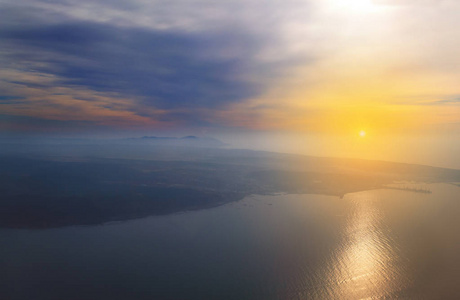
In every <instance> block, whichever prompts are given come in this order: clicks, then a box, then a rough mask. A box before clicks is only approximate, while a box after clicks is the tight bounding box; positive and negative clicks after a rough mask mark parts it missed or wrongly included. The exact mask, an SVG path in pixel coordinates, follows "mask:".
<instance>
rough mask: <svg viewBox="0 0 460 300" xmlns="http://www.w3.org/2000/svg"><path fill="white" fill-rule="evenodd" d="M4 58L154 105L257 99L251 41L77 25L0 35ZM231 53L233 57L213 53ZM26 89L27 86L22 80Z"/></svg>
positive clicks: (62, 80) (71, 82)
mask: <svg viewBox="0 0 460 300" xmlns="http://www.w3.org/2000/svg"><path fill="white" fill-rule="evenodd" d="M0 39H2V41H3V42H2V43H3V44H4V45H5V44H6V45H8V46H9V47H10V48H11V49H12V48H14V49H15V51H14V52H11V53H9V59H10V61H11V60H14V62H15V63H17V64H24V65H28V66H33V69H34V70H35V71H39V72H42V73H48V74H52V75H55V76H56V78H57V80H58V82H54V84H58V85H62V86H84V87H86V88H89V89H91V90H95V91H100V92H112V93H117V94H119V95H122V96H124V97H134V98H136V99H140V100H141V101H143V103H144V104H145V103H147V104H152V105H153V106H155V107H159V108H165V109H171V108H177V107H186V108H190V107H218V106H221V105H223V104H226V103H229V102H235V101H241V100H244V99H247V98H250V97H253V96H255V95H257V93H259V92H260V91H261V88H262V87H261V86H259V85H256V84H254V83H253V82H251V81H248V80H247V78H248V77H249V76H252V75H255V74H254V73H253V72H255V71H254V70H257V68H256V67H255V66H254V64H255V62H254V60H253V57H254V54H255V53H256V52H257V41H255V40H252V39H251V37H249V36H247V35H244V34H229V33H220V34H217V33H215V34H201V35H200V34H187V33H181V32H171V31H154V30H146V29H139V28H120V27H117V26H113V25H107V24H99V23H88V22H86V23H85V22H77V23H58V24H53V25H40V24H37V25H36V26H27V27H25V28H24V27H22V26H21V27H16V28H15V27H11V26H9V27H8V28H4V29H3V30H0ZM232 48H238V49H239V52H238V53H237V54H235V55H228V54H227V55H221V52H223V51H226V50H227V49H232ZM24 84H27V82H24Z"/></svg>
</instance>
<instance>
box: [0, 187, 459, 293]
mask: <svg viewBox="0 0 460 300" xmlns="http://www.w3.org/2000/svg"><path fill="white" fill-rule="evenodd" d="M427 190H428V191H429V193H427V192H426V191H427ZM423 191H425V192H420V191H413V190H412V191H411V190H403V189H402V190H398V189H376V190H369V191H361V192H356V193H349V194H345V195H344V196H343V197H336V196H326V195H315V194H275V195H250V196H248V197H246V198H244V199H243V200H240V201H237V202H232V203H228V204H226V205H222V206H219V207H215V208H210V209H204V210H196V211H187V212H181V213H176V214H172V215H165V216H152V217H147V218H142V219H137V220H131V221H124V222H116V223H108V224H103V225H98V226H71V227H63V228H55V229H0V245H1V247H0V276H1V277H0V299H21V300H22V299H35V300H40V299H46V300H50V299H78V300H80V299H85V300H86V299H100V300H104V299H111V300H113V299H160V300H168V299H197V300H198V299H200V300H202V299H238V300H240V299H286V300H287V299H460V187H459V186H458V185H455V184H447V183H436V184H427V185H425V187H424V190H423Z"/></svg>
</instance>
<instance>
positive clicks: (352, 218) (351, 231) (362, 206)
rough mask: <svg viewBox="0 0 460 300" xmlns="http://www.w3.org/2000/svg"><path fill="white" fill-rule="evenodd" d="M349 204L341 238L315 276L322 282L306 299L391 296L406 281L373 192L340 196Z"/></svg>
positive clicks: (395, 247) (395, 246)
mask: <svg viewBox="0 0 460 300" xmlns="http://www.w3.org/2000/svg"><path fill="white" fill-rule="evenodd" d="M344 201H348V202H349V203H350V204H351V205H350V208H349V213H348V217H347V220H346V225H345V226H346V227H345V229H344V233H343V237H342V241H341V243H340V244H339V246H338V247H337V248H336V250H335V251H333V252H332V253H331V254H330V256H329V257H328V259H327V262H326V263H325V267H324V268H322V269H321V270H320V271H319V272H320V274H318V275H317V276H318V277H320V278H323V280H324V283H323V284H321V285H320V287H319V288H318V289H314V292H313V293H307V294H306V295H305V296H306V297H307V298H329V299H371V298H372V299H374V298H384V297H391V296H392V295H395V293H397V292H398V291H400V290H401V289H402V288H403V287H404V285H406V283H407V282H408V279H407V278H403V275H402V272H401V268H400V267H397V266H396V264H397V260H398V257H399V255H398V247H397V244H396V242H395V241H394V240H393V239H392V238H391V234H389V230H390V229H389V228H387V227H386V226H385V225H384V223H383V222H382V219H383V218H384V216H383V214H382V212H381V211H380V210H379V208H378V206H376V205H375V204H376V201H378V199H376V196H375V194H374V193H369V192H367V193H356V194H353V195H348V196H346V197H345V198H344Z"/></svg>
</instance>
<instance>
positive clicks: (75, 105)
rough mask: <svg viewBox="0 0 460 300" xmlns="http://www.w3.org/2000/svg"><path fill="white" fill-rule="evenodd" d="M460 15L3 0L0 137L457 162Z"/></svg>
mask: <svg viewBox="0 0 460 300" xmlns="http://www.w3.org/2000/svg"><path fill="white" fill-rule="evenodd" d="M459 14H460V2H459V1H456V0H451V1H443V0H436V1H435V0H433V1H431V0H398V1H396V0H374V1H373V0H353V1H352V0H305V1H298V0H296V1H293V0H283V1H259V0H226V1H190V0H168V1H155V0H149V1H145V0H123V1H120V0H111V1H108V0H91V1H89V0H81V1H70V0H68V1H65V0H20V1H17V0H2V2H1V3H0V137H1V136H3V137H5V136H8V137H11V136H13V137H14V136H24V135H27V136H59V137H74V136H78V137H107V138H108V137H127V136H142V135H146V134H147V135H160V136H161V135H162V136H165V135H169V136H171V135H173V136H174V135H189V134H193V135H200V136H213V137H218V138H221V139H223V140H225V141H227V142H230V143H231V144H233V145H235V146H237V147H246V148H254V149H265V150H273V151H282V152H292V153H303V154H311V155H320V156H345V157H359V158H367V159H383V160H396V161H403V162H417V163H423V164H432V165H438V166H445V167H454V168H460V159H459V158H458V157H457V156H458V155H457V153H460V84H459V82H460V55H458V51H459V49H460V18H458V15H459ZM360 132H365V134H364V135H363V134H361V135H360Z"/></svg>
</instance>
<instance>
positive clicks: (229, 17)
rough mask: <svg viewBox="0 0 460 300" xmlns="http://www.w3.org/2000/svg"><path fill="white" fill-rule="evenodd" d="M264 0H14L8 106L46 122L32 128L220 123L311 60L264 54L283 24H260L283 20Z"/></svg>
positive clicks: (0, 92)
mask: <svg viewBox="0 0 460 300" xmlns="http://www.w3.org/2000/svg"><path fill="white" fill-rule="evenodd" d="M256 4H257V5H256ZM259 5H261V4H259V3H252V4H250V6H253V7H252V8H251V10H250V11H247V9H248V8H249V7H246V4H244V3H243V2H241V3H238V2H234V3H232V2H229V3H227V4H209V3H202V4H200V3H194V4H190V3H187V2H185V1H172V2H171V3H170V2H161V1H152V2H149V3H144V2H142V1H126V2H125V1H123V2H118V3H117V2H114V1H79V2H78V3H76V2H71V1H69V2H67V1H20V2H17V1H16V2H15V1H6V2H4V3H3V4H1V6H2V9H1V10H0V44H1V47H2V52H1V58H0V66H1V69H2V70H3V71H2V74H1V75H0V76H1V77H0V80H1V87H0V102H1V104H0V105H2V107H3V108H4V109H3V110H2V111H3V112H4V114H5V115H9V116H10V117H9V118H8V120H9V122H11V126H10V129H11V130H15V129H16V128H17V129H21V130H24V129H25V126H23V125H25V124H21V123H22V120H25V119H27V120H29V121H30V122H27V124H29V125H30V124H31V122H32V123H33V121H31V120H37V124H36V125H37V126H32V127H31V130H33V129H37V128H40V127H41V126H42V124H45V123H46V124H51V123H52V122H44V121H40V120H59V121H60V122H61V123H62V122H66V121H69V122H73V123H75V121H87V122H93V123H94V125H95V126H96V127H97V126H99V125H100V126H105V125H110V124H111V125H113V126H114V129H116V128H117V127H126V126H128V127H129V126H133V127H136V126H141V127H142V126H147V127H148V126H152V128H162V127H164V126H166V127H171V126H173V127H174V126H179V127H181V126H182V127H183V126H203V125H206V126H207V125H209V124H211V123H215V122H212V121H210V120H208V119H214V117H215V116H214V114H213V113H214V111H215V110H221V109H224V108H225V107H226V106H228V105H230V104H232V103H238V102H244V101H246V100H248V99H252V98H255V97H257V96H259V95H261V94H262V93H263V92H264V91H265V90H266V89H267V87H268V86H270V85H271V84H273V83H274V82H276V81H277V80H278V79H279V77H280V76H282V75H284V74H285V72H287V70H288V69H289V68H292V67H293V66H295V65H296V64H298V63H304V62H305V61H306V59H307V56H308V55H306V54H302V55H297V56H292V55H291V56H281V55H279V56H278V55H270V56H267V55H265V57H264V55H263V53H264V52H267V49H271V47H276V43H277V42H279V41H278V40H277V38H276V31H277V29H276V26H272V28H270V27H266V28H256V27H260V24H257V26H251V24H252V23H253V22H256V23H257V22H262V23H264V22H265V23H267V24H266V25H268V26H270V24H271V23H273V22H276V20H263V19H265V18H266V19H270V18H271V19H276V16H274V11H268V12H267V14H266V15H264V14H263V13H261V12H258V10H259V9H260V10H262V11H263V10H264V8H263V7H259ZM286 5H289V3H287V4H286ZM270 6H271V5H269V7H268V9H273V10H275V9H276V5H275V6H274V7H270ZM277 6H279V7H281V6H285V5H281V4H279V5H277ZM248 13H249V15H247V16H246V15H245V14H248ZM257 15H258V16H259V20H252V18H253V17H254V16H257ZM305 17H308V14H306V15H305ZM271 25H276V24H271ZM264 27H265V26H264ZM25 117H30V118H25ZM4 119H5V118H4ZM216 125H217V124H216ZM3 126H6V125H5V124H4V125H3ZM45 129H46V128H45Z"/></svg>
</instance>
